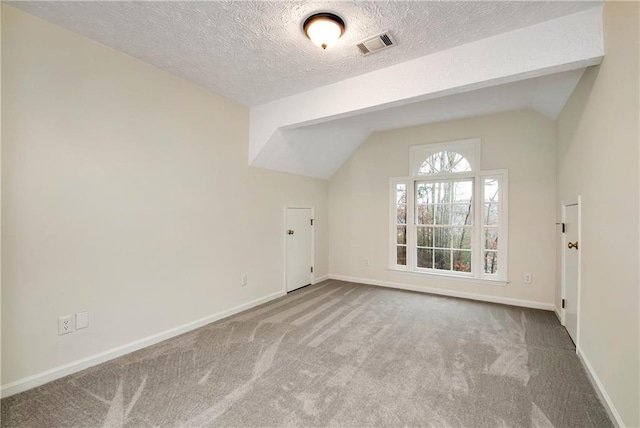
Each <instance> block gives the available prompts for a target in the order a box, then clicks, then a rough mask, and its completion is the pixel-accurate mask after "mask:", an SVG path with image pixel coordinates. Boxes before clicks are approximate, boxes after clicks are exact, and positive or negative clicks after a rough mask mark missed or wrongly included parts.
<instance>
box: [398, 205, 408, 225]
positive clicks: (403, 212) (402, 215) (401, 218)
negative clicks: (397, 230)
mask: <svg viewBox="0 0 640 428" xmlns="http://www.w3.org/2000/svg"><path fill="white" fill-rule="evenodd" d="M396 222H397V223H398V224H407V207H406V205H398V206H397V209H396Z"/></svg>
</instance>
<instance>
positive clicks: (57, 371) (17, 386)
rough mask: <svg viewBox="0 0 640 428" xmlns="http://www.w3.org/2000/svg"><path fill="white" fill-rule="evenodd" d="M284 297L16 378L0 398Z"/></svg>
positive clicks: (262, 300) (267, 298)
mask: <svg viewBox="0 0 640 428" xmlns="http://www.w3.org/2000/svg"><path fill="white" fill-rule="evenodd" d="M285 294H286V293H285V292H284V291H278V292H276V293H271V294H269V295H267V296H264V297H261V298H259V299H255V300H252V301H250V302H247V303H243V304H241V305H238V306H234V307H233V308H231V309H227V310H225V311H222V312H218V313H216V314H213V315H209V316H206V317H204V318H200V319H198V320H195V321H192V322H189V323H187V324H183V325H181V326H178V327H174V328H171V329H169V330H165V331H163V332H161V333H157V334H154V335H151V336H148V337H145V338H143V339H140V340H136V341H134V342H131V343H128V344H126V345H122V346H118V347H116V348H113V349H110V350H108V351H104V352H100V353H98V354H95V355H91V356H90V357H86V358H82V359H79V360H76V361H73V362H71V363H69V364H65V365H62V366H59V367H55V368H53V369H50V370H46V371H44V372H41V373H38V374H35V375H33V376H28V377H25V378H22V379H18V380H16V381H14V382H11V383H8V384H6V385H2V392H1V396H2V398H5V397H9V396H10V395H14V394H18V393H19V392H23V391H26V390H29V389H31V388H35V387H37V386H40V385H44V384H45V383H47V382H51V381H53V380H56V379H60V378H61V377H64V376H67V375H70V374H73V373H76V372H79V371H80V370H84V369H86V368H89V367H93V366H95V365H98V364H100V363H104V362H105V361H109V360H112V359H114V358H117V357H120V356H122V355H126V354H129V353H131V352H134V351H137V350H139V349H142V348H145V347H147V346H151V345H155V344H156V343H159V342H162V341H164V340H167V339H170V338H172V337H175V336H178V335H181V334H183V333H186V332H189V331H191V330H195V329H196V328H199V327H202V326H204V325H207V324H210V323H212V322H215V321H218V320H221V319H223V318H227V317H230V316H231V315H235V314H237V313H239V312H242V311H246V310H247V309H251V308H253V307H256V306H258V305H262V304H263V303H267V302H269V301H271V300H274V299H277V298H278V297H282V296H284V295H285Z"/></svg>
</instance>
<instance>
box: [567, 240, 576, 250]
mask: <svg viewBox="0 0 640 428" xmlns="http://www.w3.org/2000/svg"><path fill="white" fill-rule="evenodd" d="M567 247H569V249H572V248H575V249H576V250H577V249H578V241H576V243H575V244H574V243H573V242H569V243H568V244H567Z"/></svg>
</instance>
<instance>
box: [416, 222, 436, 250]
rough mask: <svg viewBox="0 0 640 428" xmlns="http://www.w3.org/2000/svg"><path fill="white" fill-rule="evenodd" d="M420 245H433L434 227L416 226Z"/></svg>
mask: <svg viewBox="0 0 640 428" xmlns="http://www.w3.org/2000/svg"><path fill="white" fill-rule="evenodd" d="M416 234H417V238H418V239H417V243H418V247H433V227H420V226H418V227H416Z"/></svg>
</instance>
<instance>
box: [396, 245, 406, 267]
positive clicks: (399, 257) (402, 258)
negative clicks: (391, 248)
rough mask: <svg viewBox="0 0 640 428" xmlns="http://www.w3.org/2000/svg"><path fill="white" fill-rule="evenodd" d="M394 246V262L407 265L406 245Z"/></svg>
mask: <svg viewBox="0 0 640 428" xmlns="http://www.w3.org/2000/svg"><path fill="white" fill-rule="evenodd" d="M396 248H397V251H396V264H398V265H400V266H406V265H407V247H404V246H398V247H396Z"/></svg>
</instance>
